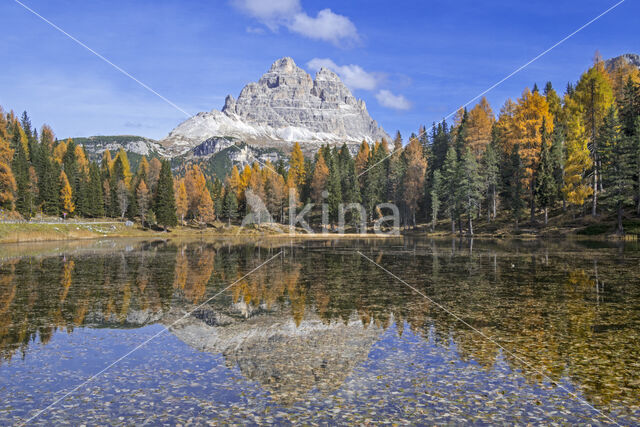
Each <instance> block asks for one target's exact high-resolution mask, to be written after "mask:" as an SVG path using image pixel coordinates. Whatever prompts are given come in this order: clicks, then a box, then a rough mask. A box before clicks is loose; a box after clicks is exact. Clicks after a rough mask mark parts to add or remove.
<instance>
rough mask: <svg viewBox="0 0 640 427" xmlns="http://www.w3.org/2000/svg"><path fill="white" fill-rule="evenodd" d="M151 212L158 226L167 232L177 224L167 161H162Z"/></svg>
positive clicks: (171, 179) (171, 181)
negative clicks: (168, 228)
mask: <svg viewBox="0 0 640 427" xmlns="http://www.w3.org/2000/svg"><path fill="white" fill-rule="evenodd" d="M154 202H155V203H154V207H153V211H154V213H155V215H156V219H157V221H158V224H160V225H162V226H163V227H164V229H165V231H166V230H167V227H174V226H176V225H177V224H178V218H177V216H176V200H175V198H174V195H173V176H172V174H171V164H170V163H169V161H168V160H163V161H162V168H161V169H160V177H159V178H158V188H157V190H156V195H155V201H154Z"/></svg>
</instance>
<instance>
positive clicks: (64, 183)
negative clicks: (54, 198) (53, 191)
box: [60, 171, 76, 215]
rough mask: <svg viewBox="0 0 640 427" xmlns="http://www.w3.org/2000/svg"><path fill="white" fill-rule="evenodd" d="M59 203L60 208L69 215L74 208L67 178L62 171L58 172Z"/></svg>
mask: <svg viewBox="0 0 640 427" xmlns="http://www.w3.org/2000/svg"><path fill="white" fill-rule="evenodd" d="M60 204H61V205H62V209H63V210H64V211H65V212H66V213H67V214H69V215H71V214H72V213H73V211H74V210H75V209H76V206H75V205H74V204H73V193H72V191H71V185H69V179H68V178H67V174H66V173H64V171H62V172H60Z"/></svg>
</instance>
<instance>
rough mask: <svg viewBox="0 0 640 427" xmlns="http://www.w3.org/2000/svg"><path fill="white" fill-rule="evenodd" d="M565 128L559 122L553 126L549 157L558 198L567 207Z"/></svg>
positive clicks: (563, 206) (556, 197)
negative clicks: (565, 189)
mask: <svg viewBox="0 0 640 427" xmlns="http://www.w3.org/2000/svg"><path fill="white" fill-rule="evenodd" d="M564 140H565V130H564V126H563V125H562V124H559V123H557V124H556V125H555V126H554V128H553V134H552V136H551V148H550V150H549V157H550V161H551V170H552V172H551V173H552V175H553V182H554V184H555V187H556V190H557V194H556V196H555V199H556V200H562V208H563V210H564V209H566V198H565V196H564V192H563V191H562V187H563V186H564V166H565V165H564V164H565V158H566V153H565V151H566V150H565V144H564Z"/></svg>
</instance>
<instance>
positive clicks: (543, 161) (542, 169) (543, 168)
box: [534, 123, 558, 225]
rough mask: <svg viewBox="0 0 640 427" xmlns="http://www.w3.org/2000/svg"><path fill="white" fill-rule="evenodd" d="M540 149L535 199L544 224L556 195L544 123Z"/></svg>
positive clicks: (546, 222) (547, 219)
mask: <svg viewBox="0 0 640 427" xmlns="http://www.w3.org/2000/svg"><path fill="white" fill-rule="evenodd" d="M541 135H542V149H541V151H540V162H539V163H538V170H537V171H536V180H535V183H536V186H535V189H534V191H535V197H536V202H537V203H538V205H539V206H540V207H542V208H543V209H544V224H545V225H547V224H548V222H549V207H550V206H552V205H553V203H554V202H555V200H556V196H557V194H558V189H557V188H556V182H555V179H554V176H553V172H554V171H553V164H552V159H551V153H550V152H549V144H548V139H549V135H548V134H547V132H546V130H545V126H544V123H543V125H542V130H541Z"/></svg>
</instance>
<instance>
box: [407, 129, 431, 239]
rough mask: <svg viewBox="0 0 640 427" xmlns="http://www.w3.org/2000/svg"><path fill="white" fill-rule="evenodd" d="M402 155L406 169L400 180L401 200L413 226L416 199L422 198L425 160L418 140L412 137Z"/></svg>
mask: <svg viewBox="0 0 640 427" xmlns="http://www.w3.org/2000/svg"><path fill="white" fill-rule="evenodd" d="M403 157H404V163H406V165H407V169H406V172H405V174H404V177H403V180H402V190H403V191H402V201H403V203H404V206H405V207H406V208H407V211H408V212H407V214H408V216H409V218H411V224H412V225H413V226H414V227H415V226H416V211H417V210H418V201H419V200H420V199H421V198H422V191H423V190H424V178H425V174H426V171H427V160H426V159H425V158H424V156H423V153H422V144H420V141H418V140H417V139H412V140H411V141H410V142H409V144H408V145H407V147H406V148H405V150H404V153H403Z"/></svg>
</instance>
